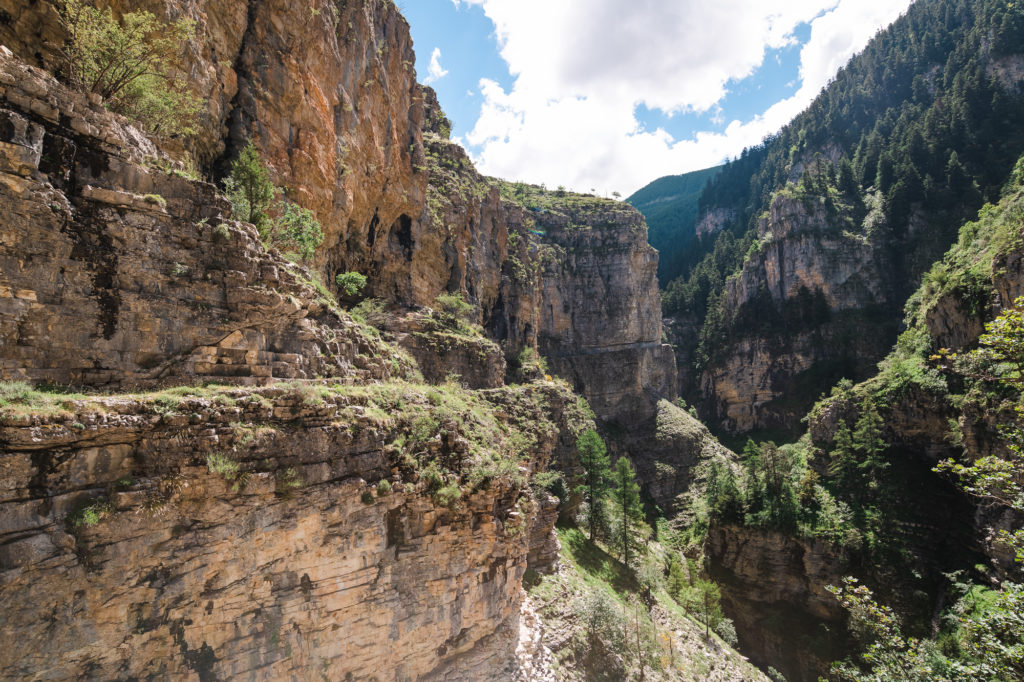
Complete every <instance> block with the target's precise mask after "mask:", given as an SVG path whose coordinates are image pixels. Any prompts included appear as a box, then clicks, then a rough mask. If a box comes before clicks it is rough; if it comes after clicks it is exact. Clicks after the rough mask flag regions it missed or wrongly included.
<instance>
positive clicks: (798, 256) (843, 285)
mask: <svg viewBox="0 0 1024 682" xmlns="http://www.w3.org/2000/svg"><path fill="white" fill-rule="evenodd" d="M882 220H884V219H883V218H881V217H880V216H879V215H877V214H874V215H869V216H868V218H867V219H866V220H865V222H864V223H863V224H857V223H856V221H855V220H854V216H853V215H852V211H851V210H850V209H849V207H842V206H836V205H835V204H832V203H828V202H826V201H825V200H824V199H822V198H821V197H817V196H813V195H807V194H804V193H803V192H802V191H801V190H800V189H799V188H795V187H794V188H790V189H788V190H785V191H783V192H780V193H779V195H778V196H777V197H776V198H775V200H774V201H773V202H772V204H771V208H770V210H769V212H768V213H767V214H766V215H765V216H763V217H762V218H761V219H760V221H759V222H758V241H757V242H755V244H754V246H753V247H752V248H751V250H750V252H749V253H748V254H747V258H746V260H745V262H744V264H743V268H742V270H741V271H740V272H739V273H738V274H737V276H735V277H733V278H730V279H729V281H728V282H727V283H726V287H725V293H724V296H725V303H724V305H723V310H725V311H728V313H727V314H728V319H727V320H724V321H722V323H721V325H720V329H719V330H717V335H716V336H715V339H714V344H713V345H712V346H711V347H709V348H708V352H709V354H710V360H709V361H708V362H707V364H706V366H705V367H704V368H703V372H702V373H701V374H700V375H699V377H693V380H694V381H697V382H699V388H696V389H694V388H693V387H691V388H690V390H689V391H687V393H689V394H691V395H692V394H693V391H694V390H696V392H697V395H698V397H699V399H700V400H701V401H702V402H703V405H704V412H705V414H706V416H708V417H709V418H710V420H711V423H714V424H716V425H718V427H719V428H720V429H721V430H722V431H725V432H729V433H746V432H750V431H753V430H781V431H793V430H795V429H796V427H797V425H798V424H799V420H800V418H801V417H802V416H803V415H804V414H805V413H806V412H807V410H808V409H809V408H810V406H811V405H812V404H813V402H814V399H815V398H816V397H817V395H818V392H819V391H820V390H821V388H822V387H825V386H830V385H832V384H833V383H835V382H836V381H838V380H839V379H842V378H844V377H848V378H854V379H859V378H863V377H866V376H868V375H869V374H870V372H871V371H872V370H873V369H874V366H875V363H877V361H878V360H879V359H880V358H882V357H884V355H885V354H886V352H888V349H889V348H890V346H891V344H892V343H893V341H894V340H895V335H896V326H895V322H894V320H895V318H896V316H895V314H894V313H893V312H892V310H893V309H894V308H895V307H896V306H898V305H899V301H898V300H896V299H897V298H898V297H899V290H898V287H896V286H895V284H894V283H893V274H892V273H893V269H894V264H893V261H892V259H891V258H889V257H888V256H887V255H886V254H887V253H888V251H889V249H890V247H891V244H890V243H889V240H888V239H887V237H886V230H885V226H884V224H882V223H879V222H878V221H882ZM671 328H672V327H671V326H670V329H671ZM679 345H681V346H683V347H684V348H685V347H686V346H687V345H690V344H687V343H686V340H685V339H680V344H679ZM686 359H687V360H688V359H689V356H687V358H686Z"/></svg>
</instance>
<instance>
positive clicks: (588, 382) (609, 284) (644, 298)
mask: <svg viewBox="0 0 1024 682" xmlns="http://www.w3.org/2000/svg"><path fill="white" fill-rule="evenodd" d="M536 220H537V226H538V227H541V228H542V229H543V230H544V231H545V236H544V238H543V240H542V244H551V245H552V246H553V247H554V248H553V253H549V254H548V255H546V256H545V259H544V270H543V274H542V287H543V289H542V291H543V293H542V297H541V322H540V349H541V352H542V353H543V354H544V355H545V356H547V357H548V358H549V360H550V361H551V363H552V367H553V369H554V370H555V371H557V372H558V373H559V374H561V375H563V376H566V377H569V378H571V379H573V380H575V382H576V385H577V386H578V387H579V388H580V389H581V390H582V392H583V393H584V394H585V395H586V396H587V399H588V400H589V401H590V403H591V406H592V407H593V408H594V411H595V412H596V413H597V414H598V415H599V416H601V417H602V418H605V419H614V420H616V421H619V422H621V423H623V424H631V423H633V422H634V421H635V420H636V419H646V418H649V417H650V416H652V415H653V414H654V409H653V408H654V405H655V404H656V402H657V400H658V399H659V398H670V399H671V398H673V397H675V359H674V357H673V355H672V350H671V347H669V346H668V345H665V344H662V343H661V301H660V299H659V297H658V296H657V295H656V292H657V286H658V285H657V277H656V274H657V267H658V260H657V253H656V252H655V251H654V250H653V249H652V248H650V247H649V246H647V230H646V227H645V226H644V223H643V218H642V217H641V216H640V214H639V213H638V212H637V211H636V210H635V209H633V208H632V207H629V206H626V205H623V204H619V205H608V206H602V207H600V208H596V209H592V210H589V211H579V212H576V211H571V210H570V211H566V212H565V213H564V214H562V215H553V214H551V213H543V214H540V215H538V216H537V217H536Z"/></svg>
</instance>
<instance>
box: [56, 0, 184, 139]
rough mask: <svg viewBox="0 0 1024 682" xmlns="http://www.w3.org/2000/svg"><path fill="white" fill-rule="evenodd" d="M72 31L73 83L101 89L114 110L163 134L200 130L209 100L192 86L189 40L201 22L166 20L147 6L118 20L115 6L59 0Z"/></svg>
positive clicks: (68, 72) (68, 63) (69, 63)
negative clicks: (186, 51) (186, 52)
mask: <svg viewBox="0 0 1024 682" xmlns="http://www.w3.org/2000/svg"><path fill="white" fill-rule="evenodd" d="M57 6H58V8H59V9H60V10H61V15H62V17H63V19H64V25H65V28H66V29H67V32H68V44H67V47H66V49H65V52H64V54H65V62H64V66H63V75H64V77H65V78H67V80H68V81H70V82H71V83H72V84H73V85H75V86H77V87H80V88H82V89H83V90H85V91H87V92H92V93H96V94H98V95H100V96H101V97H103V99H104V100H105V102H106V105H107V107H109V108H110V109H111V110H112V111H115V112H117V113H119V114H123V115H124V116H127V117H129V118H132V119H135V120H136V121H138V122H139V123H140V124H141V125H142V126H143V127H144V128H145V129H146V130H148V131H149V132H151V133H153V134H154V135H158V136H161V137H170V136H173V135H192V134H195V132H196V124H197V118H198V115H199V112H200V111H201V109H202V107H203V101H202V100H201V99H199V98H197V97H196V96H195V95H193V94H192V92H191V91H190V90H189V89H188V83H187V79H186V78H184V77H181V76H179V75H178V74H183V65H182V64H181V59H180V57H181V54H182V47H183V45H184V44H185V43H186V42H187V41H189V40H191V39H192V38H193V37H194V35H195V22H194V21H191V20H188V19H181V20H178V21H176V22H173V23H166V22H163V21H160V20H159V19H157V18H156V16H154V15H153V14H152V13H150V12H147V11H137V12H128V13H126V14H124V15H123V16H122V17H121V20H120V21H118V20H117V19H116V18H115V17H114V13H113V12H112V11H111V10H110V9H109V8H107V9H98V8H96V7H91V6H90V5H87V4H85V3H84V2H81V0H58V3H57Z"/></svg>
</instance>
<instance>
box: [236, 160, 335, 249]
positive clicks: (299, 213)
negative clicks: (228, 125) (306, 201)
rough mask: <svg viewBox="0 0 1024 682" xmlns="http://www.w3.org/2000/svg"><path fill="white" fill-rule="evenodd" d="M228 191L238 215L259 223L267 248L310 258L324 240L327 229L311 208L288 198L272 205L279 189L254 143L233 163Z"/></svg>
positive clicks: (258, 226)
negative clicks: (324, 229) (325, 229)
mask: <svg viewBox="0 0 1024 682" xmlns="http://www.w3.org/2000/svg"><path fill="white" fill-rule="evenodd" d="M224 190H225V192H227V195H228V199H229V200H230V201H231V206H232V212H233V214H234V216H235V217H236V218H238V219H240V220H245V221H246V222H250V223H252V224H253V225H255V226H256V230H257V231H258V232H259V234H260V240H261V241H262V242H263V245H264V246H266V247H267V248H271V247H274V248H277V249H280V250H281V251H283V252H284V253H285V255H286V256H291V257H293V258H294V259H295V260H301V261H309V260H311V259H312V258H313V255H314V254H315V253H316V250H317V248H318V247H319V246H320V245H321V244H322V243H323V241H324V232H323V228H322V227H321V225H320V223H319V221H317V219H316V216H315V215H314V214H313V212H312V211H311V210H309V209H307V208H302V207H301V206H299V205H298V204H294V203H292V202H290V201H287V200H281V201H278V202H277V203H276V204H272V202H273V200H274V197H276V196H277V194H278V189H277V188H276V187H274V183H273V182H271V180H270V169H268V168H267V166H266V165H265V164H264V163H263V159H262V158H260V154H259V151H258V150H257V149H256V146H255V145H254V144H253V143H252V142H249V143H248V144H246V146H245V147H244V148H243V149H242V152H241V153H240V154H239V155H238V158H237V159H235V161H234V163H233V164H231V173H230V174H229V175H228V177H226V178H225V179H224ZM271 214H273V215H271Z"/></svg>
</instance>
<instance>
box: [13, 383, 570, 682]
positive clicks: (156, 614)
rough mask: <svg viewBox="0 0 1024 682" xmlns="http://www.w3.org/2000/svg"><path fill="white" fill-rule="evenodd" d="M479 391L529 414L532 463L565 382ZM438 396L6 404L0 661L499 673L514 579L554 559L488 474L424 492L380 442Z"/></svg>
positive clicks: (289, 390)
mask: <svg viewBox="0 0 1024 682" xmlns="http://www.w3.org/2000/svg"><path fill="white" fill-rule="evenodd" d="M504 390H505V389H502V391H504ZM456 399H457V397H456ZM489 399H491V397H490V396H483V397H481V398H479V400H481V401H484V403H486V401H487V400H489ZM493 399H494V400H495V401H496V403H494V404H496V405H501V406H502V409H504V410H507V411H508V413H511V414H516V413H518V414H519V415H520V418H522V419H528V420H529V421H530V422H531V424H532V425H535V429H536V430H535V431H534V433H535V434H536V435H537V441H536V443H535V445H534V447H533V448H532V450H531V453H530V459H529V460H528V462H527V464H526V466H527V467H531V468H532V467H535V466H537V467H544V466H546V464H547V461H549V460H550V459H551V457H552V456H554V454H555V450H556V445H557V435H558V433H559V429H560V428H565V420H566V419H568V417H567V415H566V413H565V405H566V404H567V403H566V401H565V397H564V394H563V393H559V392H558V390H556V389H554V388H552V389H551V390H548V391H546V392H545V402H546V405H545V406H544V407H538V403H537V401H536V400H535V399H534V398H533V396H532V395H531V391H529V390H525V389H522V390H518V391H509V392H507V393H504V394H502V395H495V396H493ZM394 401H400V402H402V403H403V404H404V407H403V408H402V409H400V410H394V409H392V410H391V411H390V413H388V412H384V411H382V409H381V407H382V406H384V405H388V404H395V403H394ZM436 403H437V401H436V400H435V399H432V398H430V397H429V394H428V393H425V392H424V389H423V388H422V387H419V388H417V387H416V386H411V385H408V384H404V383H391V384H387V383H386V384H380V385H378V386H377V388H370V389H366V388H348V389H346V388H345V387H341V386H335V387H334V388H333V389H331V390H326V391H319V392H311V391H309V390H305V389H303V388H302V387H301V386H299V385H293V386H278V387H274V388H265V389H223V390H210V391H208V392H206V393H205V394H204V395H200V396H188V395H185V394H184V392H177V393H165V394H159V395H156V396H140V397H131V396H127V397H124V398H97V399H86V398H79V399H67V400H62V399H59V396H58V399H57V400H55V401H54V402H53V403H49V407H50V409H49V410H42V409H40V407H41V406H40V405H38V404H36V405H33V404H28V403H26V404H22V405H18V406H16V407H14V408H13V409H9V410H8V411H6V412H5V414H4V416H3V419H2V425H0V440H2V442H3V443H4V456H3V469H2V471H3V477H2V480H3V484H4V490H3V502H2V503H0V507H2V512H3V513H2V514H0V517H2V518H3V519H4V521H3V528H2V529H0V537H2V538H3V542H2V551H0V589H2V592H3V594H4V604H5V611H4V618H3V623H2V626H0V642H2V643H3V646H2V647H0V650H2V652H3V653H2V654H0V667H2V669H3V670H4V675H3V676H4V677H5V678H10V679H14V678H20V679H28V678H32V679H36V678H39V679H42V678H51V677H54V676H56V677H58V678H69V677H73V676H75V675H78V674H82V675H88V676H91V677H103V678H106V679H114V678H118V679H120V678H124V677H143V676H146V675H157V676H173V677H185V676H191V675H197V676H198V677H199V678H200V679H229V678H232V679H234V678H244V679H279V678H281V677H288V676H298V677H308V676H309V675H311V674H316V675H321V674H322V675H324V676H326V677H328V678H330V679H344V678H345V676H346V675H347V674H352V675H355V676H357V677H363V676H367V675H370V674H374V675H377V676H378V679H394V680H404V679H409V678H413V679H465V680H473V679H480V678H481V677H483V676H488V675H492V674H497V673H498V672H499V671H502V672H501V673H500V674H503V675H507V676H510V675H512V674H513V673H514V670H515V661H514V658H513V655H512V654H513V652H514V648H515V640H516V637H517V635H518V615H519V605H520V601H521V578H522V576H523V572H524V571H525V570H526V568H527V566H528V565H534V566H535V567H537V568H544V567H545V566H550V565H551V562H552V558H551V551H552V548H551V546H550V540H549V538H551V537H552V533H551V529H552V526H553V523H554V518H553V516H552V515H551V514H550V513H548V514H547V515H546V516H537V512H538V511H540V507H541V506H542V503H534V502H532V500H531V498H530V495H529V493H528V492H524V489H523V488H522V485H523V484H522V483H511V482H509V480H507V479H503V478H501V477H495V478H493V479H492V480H491V481H490V482H486V481H485V482H484V483H482V484H480V483H477V484H476V485H475V486H469V485H465V484H464V485H463V495H462V496H461V497H460V498H459V499H458V500H457V501H455V502H452V503H449V504H448V505H447V506H446V505H443V504H438V502H437V498H436V497H432V495H431V493H430V490H429V487H427V483H425V482H424V480H423V478H422V477H421V476H419V474H418V473H417V471H416V469H415V467H410V464H409V460H408V456H406V455H403V454H402V453H403V450H402V446H401V445H395V442H396V439H397V437H398V436H399V435H400V434H403V433H408V432H409V429H410V428H411V425H412V423H413V422H414V421H415V420H417V419H423V418H424V417H425V416H437V417H439V418H442V419H444V418H445V417H444V416H443V415H444V410H445V409H446V405H447V403H446V401H442V402H441V403H440V404H439V405H438V404H436ZM484 403H481V404H484ZM488 404H489V403H488ZM449 419H450V417H449ZM472 437H473V436H472V434H471V433H470V432H467V431H465V430H462V429H460V427H458V426H453V425H451V424H449V425H448V427H447V428H446V430H445V431H443V432H442V434H441V436H439V437H438V438H437V439H436V440H437V442H436V443H434V444H430V445H429V447H430V449H431V450H432V454H433V456H435V457H436V458H437V459H438V460H439V461H445V462H448V463H449V466H450V467H451V469H452V471H453V472H457V471H460V470H461V471H463V472H465V471H467V470H470V469H471V468H472V466H473V464H472V458H473V457H474V452H473V450H472V447H471V446H469V444H468V442H467V439H471V438H472ZM217 457H219V458H220V459H211V458H217ZM225 462H228V463H230V465H225V464H224V463H225ZM456 462H460V463H461V464H455V463H456ZM218 463H219V464H218ZM382 481H388V482H389V486H388V488H387V489H385V487H384V486H383V484H382ZM545 518H546V519H547V521H546V525H543V524H544V523H545V522H544V521H541V523H542V525H541V526H540V527H539V528H538V527H537V521H536V520H535V519H545ZM531 526H532V530H531V532H529V533H528V532H527V528H528V527H531ZM531 542H535V544H533V545H531ZM554 551H555V553H556V554H557V544H556V545H555V547H554ZM528 557H532V563H530V562H529V561H528ZM40 614H47V615H46V617H41V615H40Z"/></svg>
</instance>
